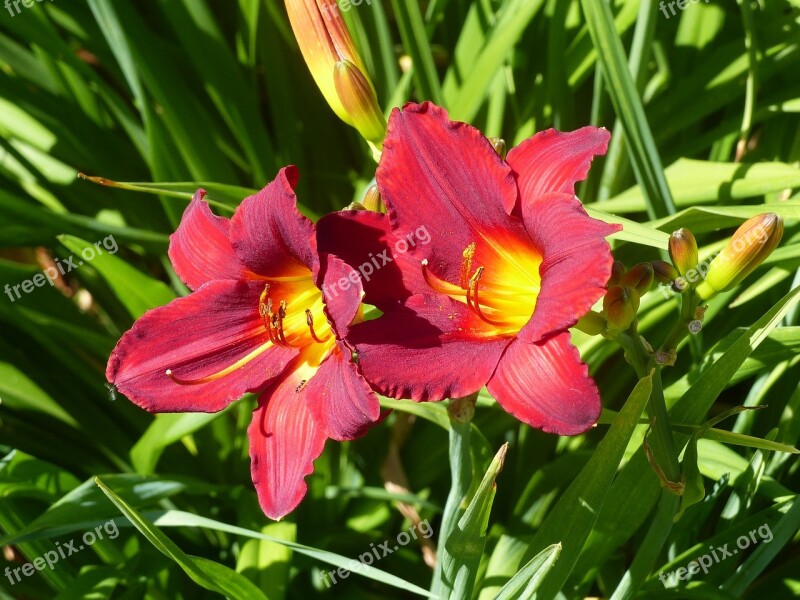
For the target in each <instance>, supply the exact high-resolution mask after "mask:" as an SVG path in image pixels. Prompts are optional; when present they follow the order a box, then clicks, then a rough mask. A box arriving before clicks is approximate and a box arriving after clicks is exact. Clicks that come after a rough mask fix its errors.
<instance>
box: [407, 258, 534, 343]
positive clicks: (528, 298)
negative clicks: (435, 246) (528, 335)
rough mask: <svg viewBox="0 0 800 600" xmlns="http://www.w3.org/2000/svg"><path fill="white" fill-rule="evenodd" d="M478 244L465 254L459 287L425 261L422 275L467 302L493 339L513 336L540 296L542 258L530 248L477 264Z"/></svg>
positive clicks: (435, 288) (454, 296) (438, 288)
mask: <svg viewBox="0 0 800 600" xmlns="http://www.w3.org/2000/svg"><path fill="white" fill-rule="evenodd" d="M477 262H478V261H477V259H476V245H475V242H472V243H471V244H470V245H469V246H467V247H466V248H465V249H464V251H463V252H462V260H461V271H460V274H459V285H455V284H453V283H450V282H448V281H444V280H443V279H440V278H439V277H437V276H436V275H434V274H433V273H431V271H430V270H429V269H428V261H427V260H423V261H422V275H423V277H424V278H425V281H426V283H427V284H428V285H429V286H430V287H431V289H433V290H435V291H437V292H439V293H441V294H445V295H447V296H449V297H451V298H453V299H454V300H457V301H459V302H464V303H465V304H466V305H467V306H468V307H469V309H470V310H471V311H472V312H473V313H474V314H475V315H476V316H477V317H478V318H479V319H480V320H481V321H482V322H483V323H484V324H485V325H486V326H487V327H485V328H484V331H485V332H486V333H487V334H488V335H490V336H513V335H516V334H517V333H518V332H519V330H520V329H522V327H524V326H525V324H526V323H527V322H528V321H529V320H530V318H531V315H532V314H533V310H534V308H535V307H536V299H537V298H538V296H539V289H540V287H541V279H540V277H539V265H540V264H541V262H542V261H541V258H540V257H539V255H538V254H537V253H535V252H534V251H532V249H530V248H519V249H515V251H513V252H508V253H507V252H503V255H502V256H500V255H498V254H495V253H487V256H486V257H485V258H484V262H485V263H487V264H485V265H477Z"/></svg>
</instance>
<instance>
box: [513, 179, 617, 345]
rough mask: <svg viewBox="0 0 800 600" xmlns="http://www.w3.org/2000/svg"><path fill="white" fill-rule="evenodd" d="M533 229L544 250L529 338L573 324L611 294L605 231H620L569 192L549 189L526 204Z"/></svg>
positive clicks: (526, 330) (525, 212) (527, 328)
mask: <svg viewBox="0 0 800 600" xmlns="http://www.w3.org/2000/svg"><path fill="white" fill-rule="evenodd" d="M522 211H523V212H522V216H523V219H524V221H525V226H526V227H527V229H528V233H529V234H530V236H531V238H532V239H533V242H534V244H535V245H536V247H537V248H539V250H540V252H541V254H542V264H541V265H540V267H539V275H540V276H541V289H540V290H539V296H538V298H537V300H536V310H534V312H533V317H532V318H531V320H530V321H528V323H527V325H525V327H523V328H522V331H520V332H519V337H520V338H522V339H523V340H525V341H526V342H529V343H533V342H538V341H539V340H541V339H542V338H544V337H546V336H548V335H550V334H551V333H554V332H558V331H562V330H564V329H567V328H568V327H572V326H573V325H574V324H575V323H577V322H578V319H579V318H580V317H582V316H583V315H584V314H586V312H587V311H588V310H589V309H590V308H591V307H592V305H593V304H594V303H595V302H596V301H597V300H598V299H599V298H600V297H601V296H602V295H603V294H604V293H605V286H606V283H607V282H608V278H609V276H610V275H611V264H612V263H613V260H614V259H613V257H612V255H611V251H610V248H609V245H608V242H607V241H606V240H605V236H607V235H611V234H612V233H614V232H615V231H619V227H618V226H616V225H609V224H607V223H604V222H602V221H598V220H596V219H592V218H591V217H589V216H588V215H587V214H586V211H585V210H584V208H583V206H581V203H580V202H578V201H577V200H576V199H575V197H574V196H569V195H567V194H548V195H546V196H542V197H541V198H540V199H539V200H538V201H537V202H535V203H529V204H524V205H523V207H522Z"/></svg>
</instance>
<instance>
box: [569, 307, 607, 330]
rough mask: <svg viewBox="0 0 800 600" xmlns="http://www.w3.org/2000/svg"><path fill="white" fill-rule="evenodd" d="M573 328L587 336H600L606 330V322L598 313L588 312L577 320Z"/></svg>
mask: <svg viewBox="0 0 800 600" xmlns="http://www.w3.org/2000/svg"><path fill="white" fill-rule="evenodd" d="M575 328H576V329H579V330H581V331H582V332H583V333H586V334H588V335H600V334H601V333H603V332H604V331H605V330H606V320H605V317H603V315H601V314H600V313H596V312H594V311H593V310H590V311H589V312H588V313H586V314H585V315H583V316H582V317H581V318H580V319H578V322H577V323H575Z"/></svg>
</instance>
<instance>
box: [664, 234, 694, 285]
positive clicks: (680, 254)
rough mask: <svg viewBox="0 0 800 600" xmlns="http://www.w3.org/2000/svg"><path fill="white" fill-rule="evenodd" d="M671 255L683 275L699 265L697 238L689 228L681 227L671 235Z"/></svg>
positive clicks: (673, 262)
mask: <svg viewBox="0 0 800 600" xmlns="http://www.w3.org/2000/svg"><path fill="white" fill-rule="evenodd" d="M669 257H670V258H671V259H672V264H674V265H675V266H676V267H677V268H678V271H679V272H680V274H681V275H686V273H688V272H689V270H690V269H694V268H695V267H697V262H698V258H697V240H695V239H694V235H692V232H691V231H689V230H688V229H685V228H681V229H678V231H674V232H672V235H671V236H669Z"/></svg>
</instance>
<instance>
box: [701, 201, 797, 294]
mask: <svg viewBox="0 0 800 600" xmlns="http://www.w3.org/2000/svg"><path fill="white" fill-rule="evenodd" d="M782 236H783V219H781V218H780V217H779V216H778V215H776V214H775V213H765V214H761V215H756V216H755V217H752V218H750V219H748V220H747V221H745V222H744V223H742V225H741V226H740V227H739V229H737V230H736V233H734V234H733V237H732V238H731V240H730V242H728V245H727V246H725V248H723V249H722V252H720V253H719V254H718V255H717V256H716V257H715V258H714V260H712V261H711V264H710V265H708V274H707V275H706V278H705V281H703V283H701V284H700V285H699V286H698V287H697V294H698V295H699V296H700V298H702V299H703V300H708V299H709V298H711V297H712V296H714V295H715V294H718V293H719V292H724V291H726V290H729V289H731V288H732V287H734V286H736V285H737V284H738V283H740V282H741V281H742V280H743V279H744V278H745V277H747V276H748V275H749V274H750V273H752V272H753V270H755V268H756V267H757V266H758V265H760V264H761V263H762V262H764V260H765V259H766V258H767V257H768V256H769V255H770V254H772V251H773V250H775V248H776V247H777V245H778V243H780V241H781V237H782Z"/></svg>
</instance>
